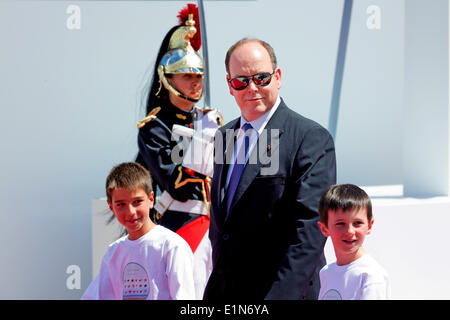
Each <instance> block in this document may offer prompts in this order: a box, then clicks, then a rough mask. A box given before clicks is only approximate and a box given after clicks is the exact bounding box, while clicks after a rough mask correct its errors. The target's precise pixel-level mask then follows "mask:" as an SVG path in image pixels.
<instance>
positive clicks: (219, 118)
mask: <svg viewBox="0 0 450 320" xmlns="http://www.w3.org/2000/svg"><path fill="white" fill-rule="evenodd" d="M195 108H197V110H199V111H200V112H202V113H203V114H204V115H205V114H207V113H208V112H210V111H213V110H216V111H217V123H218V124H219V126H220V127H221V126H223V116H222V113H221V112H220V111H219V110H218V109H215V108H200V107H198V106H195Z"/></svg>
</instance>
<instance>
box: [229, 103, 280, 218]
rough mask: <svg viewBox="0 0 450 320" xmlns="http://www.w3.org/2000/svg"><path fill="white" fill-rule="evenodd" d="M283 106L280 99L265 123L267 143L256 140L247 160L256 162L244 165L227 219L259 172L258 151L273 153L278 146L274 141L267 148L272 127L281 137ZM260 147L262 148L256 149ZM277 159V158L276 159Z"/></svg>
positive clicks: (260, 163) (261, 164)
mask: <svg viewBox="0 0 450 320" xmlns="http://www.w3.org/2000/svg"><path fill="white" fill-rule="evenodd" d="M285 107H286V105H285V104H284V102H283V100H281V102H280V105H279V106H278V109H277V110H276V111H275V113H274V114H273V115H272V117H271V118H270V120H269V122H268V123H267V124H266V126H265V128H264V130H266V133H267V140H266V141H267V143H265V142H266V141H262V143H260V140H259V138H258V142H257V144H256V146H255V148H253V150H252V152H251V155H250V157H249V162H250V159H256V163H247V165H246V166H245V168H244V172H242V175H241V178H240V180H239V184H238V186H237V189H236V192H235V194H234V198H233V200H232V202H231V206H230V214H229V215H228V216H227V219H228V217H229V216H230V215H231V212H232V211H233V207H234V206H235V205H236V203H237V202H238V201H239V200H240V199H241V197H242V195H243V194H244V192H245V190H247V188H248V187H249V186H250V184H251V183H252V182H253V180H254V179H255V177H256V176H257V175H258V173H259V172H260V170H261V168H262V166H263V165H264V164H263V163H262V162H261V158H260V157H259V155H258V152H260V153H261V152H265V154H266V155H267V153H268V152H270V153H273V152H274V151H276V148H279V143H276V144H275V145H274V149H272V150H270V149H269V148H268V145H270V146H272V143H271V141H270V134H271V131H272V129H276V130H278V132H279V136H278V137H279V138H281V135H282V133H283V129H282V128H283V116H282V115H283V109H284V108H285ZM278 142H279V141H278ZM260 148H263V150H262V151H258V150H259V149H260ZM277 161H279V160H277ZM225 214H226V213H225Z"/></svg>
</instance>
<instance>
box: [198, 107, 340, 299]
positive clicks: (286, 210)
mask: <svg viewBox="0 0 450 320" xmlns="http://www.w3.org/2000/svg"><path fill="white" fill-rule="evenodd" d="M239 123H240V121H239V118H238V119H235V120H233V121H231V122H230V123H228V124H226V125H225V126H223V127H221V128H220V129H219V130H220V133H218V134H217V135H216V149H215V151H216V154H215V165H214V177H213V181H212V185H211V205H212V207H211V223H210V230H209V236H210V239H211V243H212V248H213V266H214V269H213V272H212V274H211V276H210V279H209V281H208V284H207V287H206V290H205V295H204V298H205V299H207V300H222V299H228V298H231V299H247V300H248V299H317V297H318V294H319V290H320V282H319V276H318V273H319V271H320V269H321V268H322V267H323V265H324V264H325V257H324V254H323V248H324V245H325V240H326V238H325V237H324V236H323V235H322V233H321V231H320V229H319V227H318V225H317V222H318V220H319V217H318V203H319V199H320V197H321V195H322V193H323V192H324V191H325V190H326V188H327V187H328V186H330V185H331V184H334V183H336V159H335V149H334V142H333V139H332V137H331V136H330V134H329V133H328V131H327V130H326V129H325V128H323V127H322V126H320V125H319V124H318V123H316V122H314V121H312V120H309V119H307V118H305V117H303V116H301V115H299V114H297V113H296V112H294V111H292V110H291V109H289V108H288V107H287V106H286V105H285V104H284V102H283V100H281V103H280V105H279V107H278V109H277V110H276V111H275V113H274V114H273V116H272V118H271V119H270V120H269V122H268V123H267V125H266V127H265V130H266V133H267V137H268V138H267V140H266V139H263V136H260V141H259V142H258V144H257V147H256V148H254V149H253V151H252V154H251V156H250V159H253V160H254V159H256V163H255V161H254V162H253V163H248V164H247V165H246V167H245V169H244V172H243V173H242V176H241V179H240V182H239V185H238V187H237V190H236V193H235V196H234V199H233V202H232V204H231V208H230V212H229V214H228V216H227V213H226V199H225V192H224V186H225V181H226V175H227V170H228V165H227V161H226V157H227V152H231V153H232V152H233V146H232V144H230V143H231V142H233V139H229V137H230V135H228V139H227V135H226V134H225V133H226V132H227V130H228V132H230V129H233V130H235V129H238V128H239V127H238V126H239ZM274 129H275V130H274ZM277 130H278V132H279V135H278V139H277V135H276V133H277ZM274 134H275V135H274ZM272 135H274V136H272ZM227 140H228V141H227ZM266 141H267V142H266ZM222 146H224V148H222ZM267 159H271V160H270V162H268V161H267ZM249 162H250V160H249ZM274 169H278V170H274ZM224 200H225V201H224Z"/></svg>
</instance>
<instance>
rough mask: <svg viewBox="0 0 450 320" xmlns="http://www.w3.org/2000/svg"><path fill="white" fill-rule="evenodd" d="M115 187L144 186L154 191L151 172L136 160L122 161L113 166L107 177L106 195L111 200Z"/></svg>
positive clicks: (148, 191) (146, 189)
mask: <svg viewBox="0 0 450 320" xmlns="http://www.w3.org/2000/svg"><path fill="white" fill-rule="evenodd" d="M115 188H123V189H127V190H135V189H137V188H142V189H144V190H145V192H146V193H147V194H149V193H150V192H152V191H153V188H152V178H151V176H150V172H149V171H148V170H147V169H146V168H144V167H143V166H142V165H140V164H139V163H136V162H125V163H121V164H119V165H117V166H115V167H114V168H112V169H111V171H110V172H109V175H108V177H107V178H106V196H107V198H108V201H109V202H111V200H112V199H111V194H112V191H113V190H114V189H115Z"/></svg>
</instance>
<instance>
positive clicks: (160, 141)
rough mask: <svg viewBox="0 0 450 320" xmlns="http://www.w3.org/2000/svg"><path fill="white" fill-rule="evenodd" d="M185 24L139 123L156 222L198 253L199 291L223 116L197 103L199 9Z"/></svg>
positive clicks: (206, 264) (164, 56)
mask: <svg viewBox="0 0 450 320" xmlns="http://www.w3.org/2000/svg"><path fill="white" fill-rule="evenodd" d="M178 18H179V20H180V25H179V26H175V27H173V28H172V29H171V30H169V32H168V33H167V35H166V36H165V38H164V40H163V42H162V44H161V47H160V50H159V53H158V56H157V59H156V63H155V67H154V70H153V79H152V83H151V86H150V90H149V94H148V98H147V116H146V117H145V118H144V119H142V120H141V121H140V122H139V123H138V125H137V127H138V128H139V133H138V146H139V155H138V157H137V160H136V161H137V162H139V163H141V164H143V165H144V166H145V167H147V168H148V170H149V171H150V173H151V175H152V178H153V182H154V190H156V201H155V212H154V215H153V219H154V220H155V222H156V223H159V224H161V225H162V226H165V227H167V228H169V229H170V230H172V231H174V232H176V233H178V234H179V235H180V236H182V237H183V238H184V239H185V240H186V241H187V243H188V244H189V245H190V247H191V249H192V251H193V253H194V280H195V286H196V296H197V298H198V299H202V297H203V291H204V288H205V286H206V282H207V281H208V278H209V275H210V273H211V270H212V261H211V244H210V241H209V238H208V229H209V221H210V217H209V208H210V197H209V191H210V182H211V177H212V174H213V172H212V171H213V141H214V134H215V131H216V129H217V128H218V127H219V126H220V125H222V117H221V115H220V113H219V112H218V111H217V110H216V109H211V108H199V107H198V106H196V105H195V103H196V102H198V101H199V100H200V99H201V97H202V93H203V75H204V62H203V59H202V57H201V56H200V55H199V53H198V50H199V48H200V45H201V40H200V39H201V38H200V28H198V26H199V19H198V8H197V7H196V6H195V5H194V4H188V6H187V7H186V8H185V9H183V10H182V11H180V13H179V15H178Z"/></svg>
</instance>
